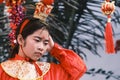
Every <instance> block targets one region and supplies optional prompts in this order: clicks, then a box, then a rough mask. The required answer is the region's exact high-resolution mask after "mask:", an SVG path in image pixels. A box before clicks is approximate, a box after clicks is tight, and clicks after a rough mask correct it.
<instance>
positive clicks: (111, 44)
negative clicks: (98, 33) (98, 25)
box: [105, 15, 115, 54]
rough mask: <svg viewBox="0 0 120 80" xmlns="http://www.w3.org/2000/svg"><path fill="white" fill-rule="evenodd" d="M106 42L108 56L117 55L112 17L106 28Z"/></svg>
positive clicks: (109, 18) (109, 17)
mask: <svg viewBox="0 0 120 80" xmlns="http://www.w3.org/2000/svg"><path fill="white" fill-rule="evenodd" d="M105 40H106V52H107V53H108V54H113V53H115V49H114V40H113V35H112V25H111V16H110V15H108V22H107V24H106V28H105Z"/></svg>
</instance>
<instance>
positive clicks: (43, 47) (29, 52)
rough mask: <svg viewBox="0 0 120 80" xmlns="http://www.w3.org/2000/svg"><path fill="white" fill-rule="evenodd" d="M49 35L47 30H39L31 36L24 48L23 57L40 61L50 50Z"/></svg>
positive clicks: (25, 42)
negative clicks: (48, 49)
mask: <svg viewBox="0 0 120 80" xmlns="http://www.w3.org/2000/svg"><path fill="white" fill-rule="evenodd" d="M48 43H49V33H48V31H47V30H43V29H39V30H37V31H35V32H34V33H33V34H31V35H29V36H28V37H27V38H26V39H25V40H24V41H23V46H22V49H23V50H22V51H21V53H22V54H21V53H20V54H21V55H22V56H23V57H27V58H30V59H32V60H38V59H39V58H40V57H41V56H42V55H43V54H44V53H45V52H46V51H47V48H48Z"/></svg>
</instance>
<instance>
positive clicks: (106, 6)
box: [101, 1, 115, 15]
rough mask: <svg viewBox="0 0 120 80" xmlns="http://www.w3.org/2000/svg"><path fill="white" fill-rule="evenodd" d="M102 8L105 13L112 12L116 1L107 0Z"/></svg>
mask: <svg viewBox="0 0 120 80" xmlns="http://www.w3.org/2000/svg"><path fill="white" fill-rule="evenodd" d="M101 10H102V12H103V13H104V14H105V15H110V14H112V13H113V12H114V10H115V5H114V2H108V1H105V3H103V4H102V7H101Z"/></svg>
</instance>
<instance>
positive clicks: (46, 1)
mask: <svg viewBox="0 0 120 80" xmlns="http://www.w3.org/2000/svg"><path fill="white" fill-rule="evenodd" d="M42 2H43V3H44V4H45V5H51V4H52V3H54V0H43V1H42Z"/></svg>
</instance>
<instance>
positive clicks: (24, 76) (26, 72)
mask: <svg viewBox="0 0 120 80" xmlns="http://www.w3.org/2000/svg"><path fill="white" fill-rule="evenodd" d="M36 63H37V65H38V66H39V68H40V69H41V71H42V76H39V75H38V73H37V71H36V69H35V66H34V65H33V64H31V63H30V62H26V61H24V60H8V61H5V62H3V63H1V66H2V68H3V70H4V71H5V72H6V73H7V74H8V75H10V76H11V77H14V78H18V79H20V80H43V76H44V75H45V74H46V73H47V72H48V71H49V69H50V64H49V63H46V62H36Z"/></svg>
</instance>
